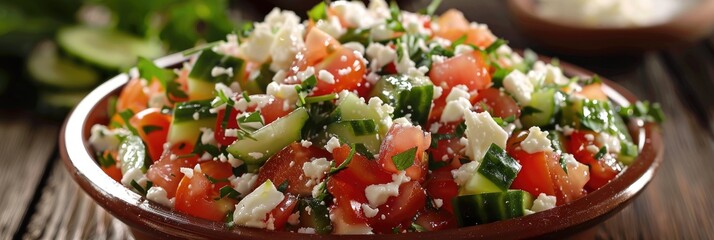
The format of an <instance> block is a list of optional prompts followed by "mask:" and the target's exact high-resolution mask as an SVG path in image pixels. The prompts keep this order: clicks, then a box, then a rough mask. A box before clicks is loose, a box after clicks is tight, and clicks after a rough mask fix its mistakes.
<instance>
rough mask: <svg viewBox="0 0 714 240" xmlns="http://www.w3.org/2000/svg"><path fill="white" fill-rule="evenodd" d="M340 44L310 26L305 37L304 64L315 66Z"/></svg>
mask: <svg viewBox="0 0 714 240" xmlns="http://www.w3.org/2000/svg"><path fill="white" fill-rule="evenodd" d="M341 46H342V45H341V44H340V42H339V41H337V39H335V38H334V37H332V36H330V35H329V34H327V33H326V32H324V31H322V30H320V29H319V28H311V29H310V31H308V33H307V36H306V37H305V52H304V54H303V55H302V56H299V57H303V59H304V61H305V62H304V66H315V65H317V63H319V62H321V61H322V60H323V59H325V58H327V56H328V55H330V54H332V53H333V52H335V51H336V50H337V49H338V48H340V47H341ZM301 70H302V69H301Z"/></svg>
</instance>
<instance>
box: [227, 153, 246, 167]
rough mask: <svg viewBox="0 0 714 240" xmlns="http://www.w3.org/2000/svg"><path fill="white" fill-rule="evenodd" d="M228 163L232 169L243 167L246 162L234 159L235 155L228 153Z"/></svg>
mask: <svg viewBox="0 0 714 240" xmlns="http://www.w3.org/2000/svg"><path fill="white" fill-rule="evenodd" d="M228 163H230V164H231V167H234V168H235V167H240V166H241V165H243V163H244V162H243V160H240V159H238V158H236V157H234V156H233V154H231V153H228Z"/></svg>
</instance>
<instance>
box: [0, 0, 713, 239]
mask: <svg viewBox="0 0 714 240" xmlns="http://www.w3.org/2000/svg"><path fill="white" fill-rule="evenodd" d="M428 2H430V0H417V1H411V2H406V3H402V6H403V7H405V8H407V9H411V10H414V9H418V8H420V7H422V6H425V5H426V4H428ZM233 5H236V6H234V7H235V8H236V9H238V13H239V15H242V16H243V17H244V18H247V19H252V20H259V19H258V18H260V17H259V16H263V15H264V14H265V13H267V11H269V10H270V9H271V7H270V6H265V3H263V2H262V1H260V2H258V1H254V2H252V3H241V2H237V3H235V2H234V3H233ZM448 8H458V9H461V10H462V11H463V12H464V13H465V15H466V17H467V18H468V19H469V20H472V21H477V22H481V23H486V24H488V25H489V26H490V28H491V29H492V30H493V32H494V33H495V34H496V35H497V36H500V37H503V38H505V39H507V40H509V41H510V44H511V45H512V46H513V47H515V48H533V49H535V50H536V51H537V52H539V53H544V54H546V55H553V53H551V52H549V51H547V50H543V49H539V48H537V46H533V45H531V44H529V42H528V40H527V39H524V38H523V37H522V36H521V35H520V34H519V31H518V28H517V27H516V26H514V24H513V23H512V22H511V20H510V17H509V15H508V12H507V10H506V4H505V1H501V0H488V1H487V0H480V1H455V0H446V1H444V3H443V4H442V6H441V8H440V10H441V11H443V10H445V9H448ZM560 59H561V60H563V61H568V62H571V63H575V64H576V65H580V66H582V67H585V68H587V69H590V70H592V71H595V72H597V73H599V74H600V75H602V76H605V77H607V78H609V79H611V80H614V81H615V82H617V83H619V84H621V85H623V86H625V87H626V88H628V89H629V90H630V91H632V92H634V93H635V94H636V95H637V96H638V97H639V98H641V99H646V100H650V101H656V102H660V103H661V104H662V107H663V109H664V112H665V114H666V116H667V120H666V121H665V122H664V124H663V125H662V128H663V134H664V136H665V157H664V162H663V163H662V166H661V167H660V168H659V171H658V173H657V174H656V176H655V178H654V180H653V181H652V182H651V183H650V185H649V186H648V187H647V189H646V190H645V191H644V192H643V193H642V194H641V195H640V196H639V197H638V198H637V199H636V200H635V201H634V202H633V203H632V204H630V205H629V206H628V207H626V208H625V209H624V210H622V211H621V212H620V213H618V214H616V215H614V216H613V217H612V218H611V219H610V220H608V221H606V222H605V223H603V224H601V225H599V226H597V227H596V229H595V230H594V231H595V238H597V239H714V218H712V216H714V201H713V200H712V199H714V194H713V191H712V188H713V187H714V77H713V76H714V36H712V37H710V38H709V39H706V40H703V41H701V42H699V43H698V44H696V45H693V46H687V47H682V48H678V49H672V50H666V51H658V52H649V53H646V54H643V55H642V56H629V57H623V56H615V57H605V58H583V57H567V56H565V57H563V56H560ZM0 113H1V114H0V159H1V160H0V162H2V167H1V168H0V195H1V196H2V200H0V213H2V214H1V215H0V239H11V238H20V239H130V238H131V235H130V234H129V233H128V231H127V230H126V227H125V226H124V225H123V224H122V223H121V222H119V221H117V220H115V219H113V218H112V217H111V216H110V215H108V214H107V213H106V212H105V211H104V210H103V209H101V208H99V207H97V206H96V205H95V204H94V203H93V202H92V200H91V199H89V198H88V197H86V196H85V195H84V194H83V193H82V192H81V190H79V189H78V188H77V186H76V184H74V182H73V181H72V180H71V179H70V178H69V177H68V174H67V173H66V171H65V170H64V166H63V165H62V164H61V163H60V162H59V160H58V159H57V154H56V150H57V147H56V145H57V134H58V130H59V127H60V125H61V122H59V121H45V120H42V119H41V118H42V117H40V116H37V115H33V114H29V113H16V112H10V111H0Z"/></svg>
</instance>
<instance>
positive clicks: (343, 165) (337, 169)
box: [330, 145, 357, 175]
mask: <svg viewBox="0 0 714 240" xmlns="http://www.w3.org/2000/svg"><path fill="white" fill-rule="evenodd" d="M355 152H357V148H356V147H355V146H354V145H353V146H352V149H350V153H349V155H347V159H345V161H344V162H342V163H341V164H340V166H337V167H334V166H333V167H331V168H330V175H335V174H336V173H338V172H340V171H342V170H344V169H345V168H347V166H348V165H350V163H351V162H352V158H354V156H355ZM333 163H334V162H333Z"/></svg>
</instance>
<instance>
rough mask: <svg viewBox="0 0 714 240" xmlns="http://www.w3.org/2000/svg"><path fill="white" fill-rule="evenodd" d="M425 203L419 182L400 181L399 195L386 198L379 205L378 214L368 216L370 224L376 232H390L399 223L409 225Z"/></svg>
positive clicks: (424, 195)
mask: <svg viewBox="0 0 714 240" xmlns="http://www.w3.org/2000/svg"><path fill="white" fill-rule="evenodd" d="M425 205H426V194H425V193H424V188H422V187H421V185H420V184H419V182H415V181H411V182H406V183H402V185H400V186H399V195H397V196H396V197H390V198H389V199H387V203H385V204H383V205H381V206H379V208H378V209H379V212H378V213H377V214H378V216H375V217H373V218H370V220H371V221H372V223H371V224H370V226H371V227H372V228H374V231H375V232H378V233H390V232H391V231H392V228H393V227H397V226H399V225H402V226H409V225H410V224H411V220H412V219H413V218H414V216H416V214H417V212H419V210H421V209H423V208H424V206H425ZM382 216H384V218H382Z"/></svg>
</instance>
